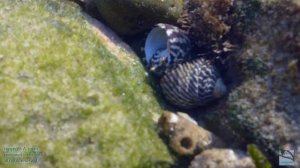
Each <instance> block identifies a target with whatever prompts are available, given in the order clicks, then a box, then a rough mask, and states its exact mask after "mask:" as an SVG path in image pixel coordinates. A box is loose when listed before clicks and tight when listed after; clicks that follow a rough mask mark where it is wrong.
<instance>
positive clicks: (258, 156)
mask: <svg viewBox="0 0 300 168" xmlns="http://www.w3.org/2000/svg"><path fill="white" fill-rule="evenodd" d="M247 150H248V153H249V154H250V156H251V158H252V160H253V161H254V163H255V166H256V167H257V168H271V167H272V165H271V164H270V162H268V161H267V159H266V157H265V156H264V155H263V154H262V153H261V152H260V151H259V149H257V147H256V146H255V145H253V144H250V145H248V146H247Z"/></svg>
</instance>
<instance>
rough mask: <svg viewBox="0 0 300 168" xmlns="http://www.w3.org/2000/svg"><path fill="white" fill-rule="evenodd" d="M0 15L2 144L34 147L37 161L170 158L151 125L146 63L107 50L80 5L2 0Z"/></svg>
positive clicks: (155, 107)
mask: <svg viewBox="0 0 300 168" xmlns="http://www.w3.org/2000/svg"><path fill="white" fill-rule="evenodd" d="M0 19H1V23H0V89H1V92H0V115H1V119H0V132H1V134H0V144H1V147H15V146H21V147H38V148H39V149H40V151H41V153H42V159H41V160H40V162H38V163H37V164H33V165H37V166H39V167H66V168H67V167H158V166H159V163H162V165H163V163H166V162H170V161H171V159H170V156H169V154H168V152H167V149H166V148H165V146H164V145H163V143H162V142H161V141H160V139H159V138H158V136H157V135H156V133H155V131H154V129H153V123H152V119H151V118H152V114H154V113H161V109H160V108H159V104H158V102H157V101H156V99H155V98H154V95H153V93H152V90H151V88H150V87H149V86H148V85H147V84H146V78H147V77H146V76H145V72H144V69H143V66H142V65H141V64H140V63H138V62H137V60H136V59H135V58H134V61H135V62H134V63H133V62H130V60H132V58H131V59H129V61H128V62H124V61H122V60H120V59H118V56H117V55H113V54H112V53H111V52H110V51H109V50H107V49H106V48H105V44H103V43H101V39H99V38H98V37H97V36H96V33H95V31H94V30H93V29H92V28H91V26H90V25H89V24H88V22H87V21H86V18H85V17H84V15H83V14H82V13H81V11H80V9H79V8H78V7H77V5H75V4H73V3H70V2H68V1H58V0H24V1H17V0H13V1H0ZM136 62H137V63H136ZM0 160H1V161H0V167H19V166H27V165H28V163H18V164H8V163H5V158H4V157H2V156H1V158H0ZM20 164H21V165H20ZM22 164H25V165H22ZM165 165H166V164H165Z"/></svg>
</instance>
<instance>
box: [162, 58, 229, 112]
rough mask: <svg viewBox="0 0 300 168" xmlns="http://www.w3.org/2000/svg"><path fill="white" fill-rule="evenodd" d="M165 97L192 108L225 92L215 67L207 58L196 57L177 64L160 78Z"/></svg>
mask: <svg viewBox="0 0 300 168" xmlns="http://www.w3.org/2000/svg"><path fill="white" fill-rule="evenodd" d="M160 86H161V90H162V93H163V94H164V96H165V98H166V99H167V100H168V101H169V102H170V103H172V104H174V105H176V106H178V107H181V108H186V109H188V108H194V107H197V106H203V105H206V104H207V103H209V102H211V101H213V100H215V99H217V98H220V97H221V96H223V95H224V94H225V93H226V86H225V85H224V83H223V80H222V79H221V77H220V75H219V73H218V72H217V69H216V67H215V66H214V65H213V64H211V62H210V61H209V60H205V59H204V58H198V59H195V60H192V61H188V62H185V63H183V64H179V65H178V66H177V67H175V68H172V69H171V70H169V71H167V72H166V74H165V75H164V76H163V77H162V78H161V79H160Z"/></svg>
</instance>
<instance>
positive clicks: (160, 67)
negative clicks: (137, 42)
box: [145, 23, 191, 76]
mask: <svg viewBox="0 0 300 168" xmlns="http://www.w3.org/2000/svg"><path fill="white" fill-rule="evenodd" d="M190 50H191V42H190V40H189V39H188V37H187V36H186V35H185V34H184V33H183V31H182V30H180V29H179V28H177V27H175V26H172V25H169V24H162V23H160V24H157V25H156V26H155V28H153V29H152V30H151V31H150V33H149V34H148V36H147V38H146V43H145V55H146V61H147V65H148V68H149V69H150V70H151V71H152V72H154V73H155V74H157V75H160V76H161V75H162V74H163V73H164V72H165V70H166V69H168V68H169V67H171V66H174V65H176V64H178V63H181V62H184V61H186V60H188V59H189V58H188V57H189V52H190Z"/></svg>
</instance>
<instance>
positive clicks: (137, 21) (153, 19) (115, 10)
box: [93, 0, 183, 35]
mask: <svg viewBox="0 0 300 168" xmlns="http://www.w3.org/2000/svg"><path fill="white" fill-rule="evenodd" d="M93 1H95V3H96V4H97V7H98V11H99V13H100V15H101V17H102V18H103V19H104V20H105V22H106V23H107V24H108V25H109V26H111V27H112V28H113V29H114V30H115V31H116V32H117V33H120V34H123V35H133V34H136V33H139V32H141V31H143V30H146V29H149V28H151V27H152V26H153V25H155V24H156V23H161V22H162V23H176V19H177V18H178V17H179V15H180V13H181V11H182V6H183V0H127V1H123V0H93Z"/></svg>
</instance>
